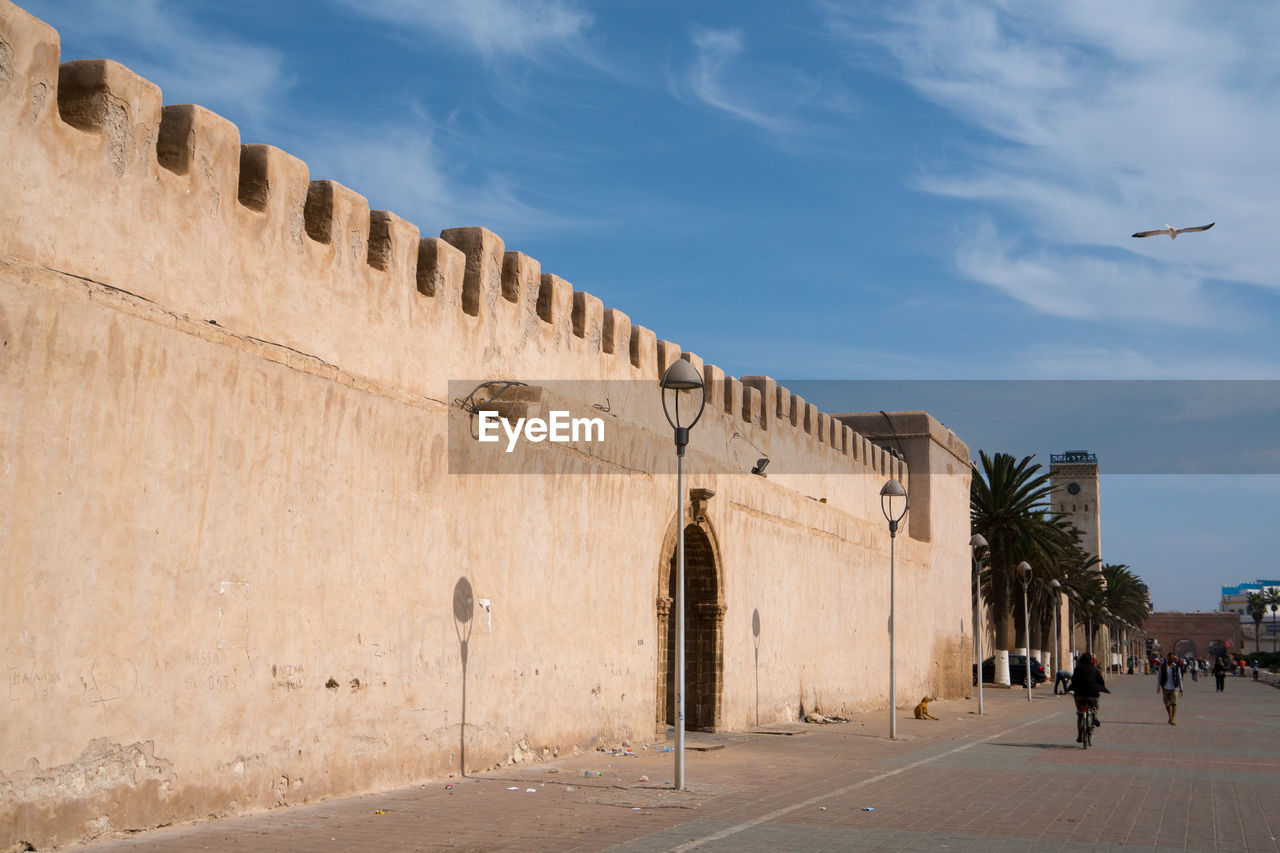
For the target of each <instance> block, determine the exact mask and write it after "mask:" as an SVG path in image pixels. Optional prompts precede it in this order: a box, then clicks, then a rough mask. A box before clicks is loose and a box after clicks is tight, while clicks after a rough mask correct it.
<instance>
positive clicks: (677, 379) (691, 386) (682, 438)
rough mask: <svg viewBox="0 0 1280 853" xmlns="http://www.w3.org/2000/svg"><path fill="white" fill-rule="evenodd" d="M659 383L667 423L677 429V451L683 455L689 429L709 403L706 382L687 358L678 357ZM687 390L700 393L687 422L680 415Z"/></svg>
mask: <svg viewBox="0 0 1280 853" xmlns="http://www.w3.org/2000/svg"><path fill="white" fill-rule="evenodd" d="M658 384H659V385H661V386H662V413H663V414H664V415H666V416H667V423H669V424H671V428H672V429H674V430H675V441H676V453H678V454H679V455H681V456H683V455H684V449H685V446H686V445H688V443H689V430H690V429H692V428H693V425H694V424H696V423H697V422H698V420H699V419H700V418H701V417H702V410H703V409H704V408H705V407H706V405H707V386H706V383H704V382H703V381H702V377H701V376H700V375H699V374H698V370H697V368H695V367H694V366H693V365H692V364H690V363H689V362H688V361H686V360H685V359H683V358H677V359H676V360H675V361H673V362H671V365H670V366H669V367H668V368H667V369H666V372H665V373H663V374H662V381H661V382H659V383H658ZM668 391H670V392H671V398H672V400H673V403H672V407H671V408H670V409H669V408H667V392H668ZM685 392H693V393H697V395H698V403H697V411H696V412H695V413H694V415H693V419H692V420H690V421H689V423H687V424H686V423H684V422H683V420H682V419H681V417H680V397H681V395H682V394H684V393H685ZM690 408H692V407H690ZM672 410H674V411H675V416H674V417H672Z"/></svg>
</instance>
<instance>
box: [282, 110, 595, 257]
mask: <svg viewBox="0 0 1280 853" xmlns="http://www.w3.org/2000/svg"><path fill="white" fill-rule="evenodd" d="M294 147H295V150H296V151H298V152H299V153H301V154H302V155H303V156H304V157H305V159H306V160H307V163H308V165H309V166H310V167H311V172H312V177H313V178H320V177H325V178H332V179H334V180H337V181H339V182H340V183H342V184H344V185H346V186H349V187H351V188H352V189H354V190H356V191H357V192H359V193H361V194H362V195H364V196H365V197H366V198H368V199H369V202H370V205H371V206H373V207H375V208H385V209H387V210H391V211H394V212H395V213H396V214H397V215H399V216H402V217H404V218H405V219H408V220H409V221H411V222H413V223H414V224H415V225H417V226H418V227H419V229H421V230H422V232H423V234H424V236H426V235H431V234H434V233H436V232H438V231H439V230H440V229H442V228H451V227H455V226H459V225H483V226H485V227H486V228H490V229H493V230H495V231H497V232H498V233H507V234H510V233H523V234H528V233H538V232H546V231H556V230H563V229H570V228H572V229H575V230H578V231H582V230H584V229H588V228H590V227H593V222H594V220H588V219H586V218H585V217H584V218H582V219H578V218H574V217H572V216H569V215H565V214H561V213H556V212H554V211H550V210H548V209H547V208H546V207H545V206H543V205H540V204H538V203H537V202H536V201H534V200H533V199H531V198H530V196H529V195H528V192H527V190H526V188H525V187H524V186H523V185H522V184H520V183H519V182H517V181H514V180H512V179H511V178H509V177H508V176H507V175H505V174H504V173H501V172H497V171H488V170H481V172H480V173H478V174H474V175H472V174H471V171H472V170H471V169H463V168H460V167H461V166H462V165H463V164H465V163H466V162H467V161H466V154H465V150H466V148H467V147H468V146H467V142H466V140H465V139H464V138H456V137H453V136H452V135H450V134H449V133H447V132H442V131H440V130H439V129H438V128H436V127H435V126H433V125H432V123H431V122H430V120H429V118H428V117H427V116H425V115H417V116H409V117H406V118H402V119H399V120H397V121H394V122H386V123H382V124H369V123H360V124H358V125H341V124H338V123H333V124H329V125H326V128H325V132H324V133H323V134H319V135H305V136H299V137H297V138H296V140H295V143H294ZM464 174H465V175H466V177H464V176H463V175H464Z"/></svg>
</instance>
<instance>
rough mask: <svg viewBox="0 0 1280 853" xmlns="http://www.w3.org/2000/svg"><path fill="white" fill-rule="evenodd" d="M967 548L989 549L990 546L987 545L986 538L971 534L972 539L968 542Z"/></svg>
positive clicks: (979, 534)
mask: <svg viewBox="0 0 1280 853" xmlns="http://www.w3.org/2000/svg"><path fill="white" fill-rule="evenodd" d="M969 547H970V548H990V547H991V546H990V545H989V544H987V540H986V538H985V537H983V535H982V534H981V533H975V534H973V538H972V539H970V540H969Z"/></svg>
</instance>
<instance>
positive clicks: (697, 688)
mask: <svg viewBox="0 0 1280 853" xmlns="http://www.w3.org/2000/svg"><path fill="white" fill-rule="evenodd" d="M694 491H698V490H694ZM697 505H698V502H697V499H696V498H695V507H697ZM704 505H705V504H704ZM685 522H686V523H685V528H684V580H685V600H684V601H685V603H684V624H685V700H684V706H685V729H686V730H697V731H713V730H715V729H718V728H720V727H721V724H722V710H721V698H722V696H723V693H724V689H723V688H724V614H725V610H726V607H725V605H724V593H723V583H722V578H721V573H720V559H719V552H720V549H719V546H718V545H717V543H716V538H715V532H714V531H713V530H712V528H711V525H710V523H709V522H708V521H707V520H706V517H705V516H700V517H695V518H692V519H690V518H688V517H686V519H685ZM675 550H676V530H675V525H674V524H672V525H671V528H670V530H668V532H667V537H666V542H665V543H664V547H663V555H664V557H663V560H662V565H661V567H660V571H659V585H658V589H659V592H658V600H657V610H658V636H657V695H656V697H655V700H656V701H655V708H656V720H655V722H656V725H657V731H659V732H661V731H663V730H664V729H665V728H666V727H667V726H674V725H675V721H676V719H675V718H676V714H675V697H674V695H673V694H672V691H671V685H672V683H674V681H675V669H676V631H675V628H674V625H672V618H671V617H672V614H673V613H674V611H675V596H676V554H675Z"/></svg>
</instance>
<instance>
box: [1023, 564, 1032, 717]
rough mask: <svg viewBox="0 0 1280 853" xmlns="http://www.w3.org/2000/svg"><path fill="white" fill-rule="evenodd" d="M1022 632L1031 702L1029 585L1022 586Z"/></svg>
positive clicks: (1029, 699)
mask: <svg viewBox="0 0 1280 853" xmlns="http://www.w3.org/2000/svg"><path fill="white" fill-rule="evenodd" d="M1022 630H1023V631H1025V632H1026V634H1025V637H1024V639H1025V641H1026V645H1024V646H1023V647H1022V654H1023V656H1024V657H1025V658H1026V659H1027V701H1028V702H1030V701H1031V682H1032V681H1033V680H1034V679H1032V677H1031V609H1030V608H1029V607H1027V585H1026V583H1023V584H1022Z"/></svg>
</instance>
